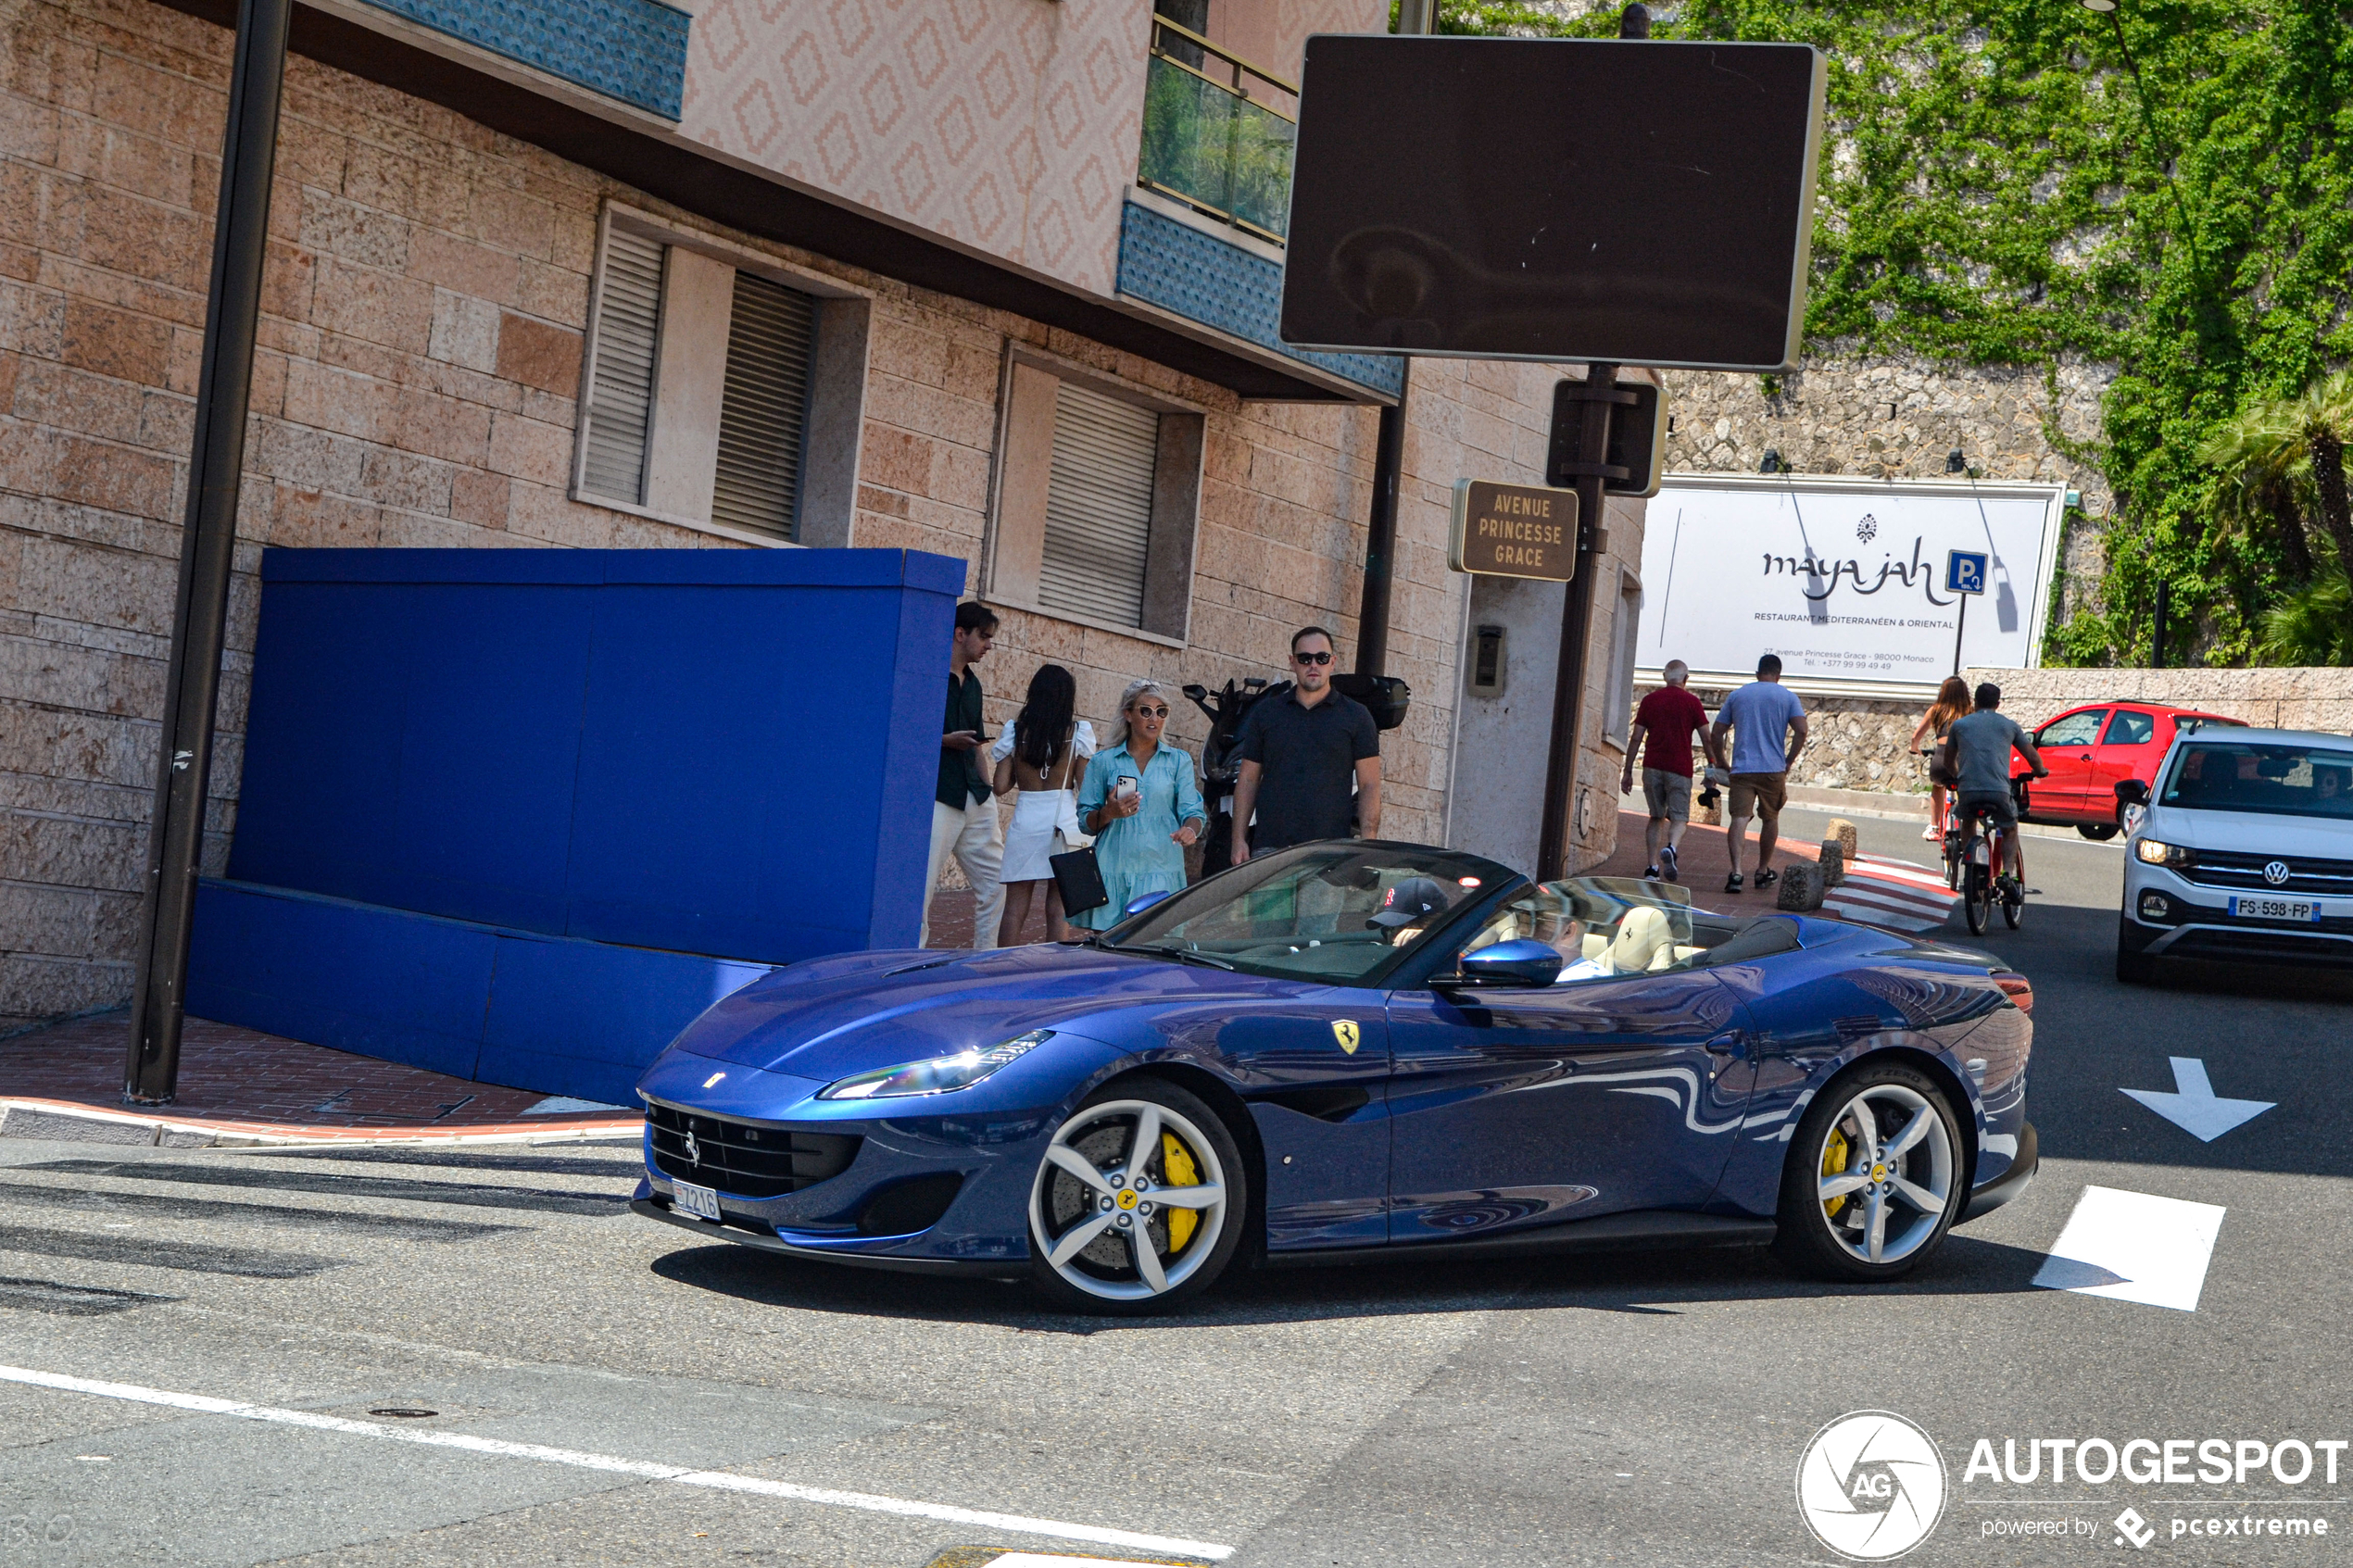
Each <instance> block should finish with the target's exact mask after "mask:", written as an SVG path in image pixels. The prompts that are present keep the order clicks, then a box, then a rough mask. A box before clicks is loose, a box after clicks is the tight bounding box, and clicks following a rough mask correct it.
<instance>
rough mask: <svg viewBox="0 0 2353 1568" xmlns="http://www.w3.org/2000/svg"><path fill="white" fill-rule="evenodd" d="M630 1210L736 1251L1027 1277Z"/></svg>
mask: <svg viewBox="0 0 2353 1568" xmlns="http://www.w3.org/2000/svg"><path fill="white" fill-rule="evenodd" d="M629 1207H630V1209H631V1210H634V1211H635V1212H636V1213H639V1214H643V1215H644V1216H645V1217H646V1218H647V1219H648V1220H660V1221H661V1222H662V1223H664V1224H669V1225H676V1226H677V1227H678V1228H679V1229H681V1230H686V1231H692V1232H694V1233H695V1234H696V1235H698V1236H700V1237H702V1239H704V1240H705V1241H730V1242H733V1243H735V1244H736V1246H738V1247H753V1248H759V1249H760V1250H761V1251H762V1252H777V1253H782V1254H783V1255H784V1256H786V1257H787V1258H814V1259H817V1260H818V1261H823V1262H827V1263H848V1264H849V1265H850V1266H852V1267H853V1268H861V1269H887V1270H888V1271H890V1272H891V1273H905V1274H961V1275H963V1276H964V1277H965V1278H967V1279H1023V1278H1026V1277H1027V1275H1028V1273H1029V1266H1028V1264H1027V1263H1026V1262H1021V1263H1009V1262H1006V1261H1002V1260H997V1259H982V1260H966V1259H956V1258H918V1257H909V1256H906V1255H903V1254H894V1253H885V1252H855V1251H849V1250H845V1249H843V1248H834V1247H806V1246H799V1245H796V1244H794V1243H793V1242H790V1241H786V1239H784V1238H783V1237H782V1236H762V1235H761V1234H760V1233H758V1232H756V1231H749V1230H745V1229H742V1228H740V1227H739V1226H736V1225H714V1224H712V1223H711V1222H710V1221H709V1220H698V1219H696V1218H694V1217H693V1216H692V1215H689V1214H681V1213H678V1212H676V1211H675V1210H673V1209H672V1208H671V1207H670V1203H669V1200H668V1199H667V1198H636V1199H634V1200H633V1201H632V1202H631V1203H630V1205H629Z"/></svg>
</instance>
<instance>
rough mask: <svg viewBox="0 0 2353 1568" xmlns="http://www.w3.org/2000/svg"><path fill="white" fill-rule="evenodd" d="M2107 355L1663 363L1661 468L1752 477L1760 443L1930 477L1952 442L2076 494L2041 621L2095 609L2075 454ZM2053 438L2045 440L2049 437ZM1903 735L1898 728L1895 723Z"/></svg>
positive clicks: (2092, 415)
mask: <svg viewBox="0 0 2353 1568" xmlns="http://www.w3.org/2000/svg"><path fill="white" fill-rule="evenodd" d="M2114 379H2115V368H2114V367H2113V366H2110V365H2100V364H2085V363H2061V364H2060V365H2058V366H2057V367H2056V368H2055V369H2054V370H2052V371H2051V372H2050V374H2049V375H2048V376H2047V377H2046V376H2045V371H2044V370H2042V369H2041V368H2040V367H2031V368H2029V367H2020V366H2013V365H1955V364H1944V363H1940V362H1938V361H1936V360H1932V359H1925V358H1919V357H1917V356H1896V357H1890V358H1842V357H1838V356H1835V355H1833V356H1828V357H1824V358H1817V359H1811V360H1808V361H1807V362H1806V365H1805V367H1804V368H1803V369H1801V370H1795V371H1793V372H1792V373H1790V374H1788V375H1786V376H1780V377H1759V376H1753V375H1733V374H1719V373H1716V372H1712V371H1705V370H1668V371H1667V372H1665V380H1666V384H1667V394H1668V396H1669V397H1670V398H1671V399H1672V404H1671V407H1670V408H1669V410H1668V416H1669V420H1670V421H1671V424H1670V428H1669V430H1668V432H1667V469H1668V470H1669V471H1670V472H1685V473H1755V472H1756V471H1758V469H1759V467H1760V465H1761V464H1762V463H1763V462H1764V460H1765V454H1766V453H1767V452H1768V451H1769V452H1774V453H1778V454H1779V455H1780V463H1781V466H1782V467H1783V468H1784V469H1785V470H1789V471H1791V472H1794V473H1839V474H1862V475H1866V476H1869V477H1871V478H1880V479H1941V478H1943V477H1944V474H1945V472H1946V470H1945V462H1946V459H1947V457H1948V455H1949V454H1950V453H1952V452H1954V451H1955V450H1958V451H1959V452H1960V454H1961V457H1962V460H1963V461H1964V463H1965V464H1966V465H1967V467H1968V468H1969V471H1970V472H1972V473H1974V474H1976V475H1978V476H1979V477H1981V478H1985V479H2026V480H2040V481H2043V482H2045V483H2063V484H2067V485H2070V486H2072V487H2074V488H2075V489H2077V490H2079V491H2081V492H2082V516H2081V517H2080V518H2079V519H2077V520H2076V521H2074V522H2073V523H2072V525H2071V526H2070V528H2069V530H2068V533H2067V541H2066V546H2065V563H2064V573H2063V576H2062V579H2061V582H2062V586H2061V589H2060V601H2059V605H2058V607H2057V615H2056V617H2055V618H2054V621H2053V624H2055V625H2056V624H2060V623H2063V622H2064V621H2066V620H2067V619H2068V618H2069V617H2070V616H2071V615H2073V614H2074V613H2075V611H2076V610H2077V609H2078V608H2084V607H2087V606H2095V605H2096V603H2097V599H2096V594H2097V590H2098V585H2099V580H2100V576H2101V573H2102V572H2103V571H2105V570H2106V567H2107V558H2106V554H2105V552H2104V550H2103V549H2102V531H2103V526H2104V521H2105V520H2106V518H2107V517H2108V509H2109V506H2110V501H2111V496H2110V495H2109V492H2108V481H2107V479H2106V477H2105V476H2104V475H2103V474H2101V472H2100V471H2099V470H2098V469H2097V468H2095V467H2094V466H2093V465H2092V464H2091V462H2090V461H2088V460H2087V459H2084V458H2077V457H2071V456H2070V455H2069V451H2068V450H2067V449H2069V448H2071V449H2072V450H2073V451H2076V452H2087V451H2088V450H2090V448H2091V446H2092V444H2093V443H2095V442H2096V441H2097V440H2098V439H2099V435H2100V397H2101V395H2102V394H2104V393H2105V392H2106V391H2107V390H2108V383H2109V382H2111V381H2112V380H2114ZM2055 436H2056V438H2057V440H2056V442H2055V441H2054V437H2055ZM1906 733H1907V734H1908V731H1907V732H1906Z"/></svg>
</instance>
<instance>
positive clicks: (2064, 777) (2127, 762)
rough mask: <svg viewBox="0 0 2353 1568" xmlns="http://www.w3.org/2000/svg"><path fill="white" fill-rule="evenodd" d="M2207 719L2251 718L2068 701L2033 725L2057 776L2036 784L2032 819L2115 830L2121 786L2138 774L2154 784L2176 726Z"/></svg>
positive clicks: (2100, 831)
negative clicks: (2063, 709)
mask: <svg viewBox="0 0 2353 1568" xmlns="http://www.w3.org/2000/svg"><path fill="white" fill-rule="evenodd" d="M2201 724H2230V725H2234V726H2236V727H2238V728H2240V729H2244V728H2246V720H2244V719H2226V718H2224V717H2223V716H2222V715H2221V714H2220V713H2201V712H2199V711H2197V710H2196V709H2193V708H2168V707H2166V706H2165V705H2164V704H2163V703H2158V702H2115V703H2101V704H2098V705H2096V706H2095V707H2089V708H2070V709H2068V710H2067V711H2066V712H2064V713H2062V714H2060V715H2059V716H2058V717H2057V718H2056V719H2053V720H2051V721H2048V722H2046V723H2045V724H2044V726H2043V727H2042V728H2041V729H2039V730H2036V731H2035V732H2034V748H2035V749H2036V750H2037V751H2040V752H2041V753H2042V754H2043V761H2044V763H2045V765H2046V766H2047V767H2048V768H2049V769H2050V770H2051V776H2050V777H2049V778H2047V779H2037V780H2035V781H2034V783H2033V784H2032V786H2031V787H2030V789H2029V792H2028V795H2027V810H2026V820H2027V821H2028V822H2051V823H2057V824H2060V825H2063V826H2068V827H2072V828H2074V829H2075V831H2076V832H2078V833H2080V834H2082V835H2083V836H2084V837H2086V838H2103V839H2105V838H2114V837H2115V836H2116V834H2117V829H2118V827H2119V825H2120V824H2119V823H2118V822H2117V817H2116V786H2117V785H2118V784H2122V783H2123V782H2124V781H2125V780H2126V779H2138V780H2140V781H2141V783H2142V784H2146V785H2147V786H2148V787H2149V788H2151V789H2155V788H2156V787H2157V765H2158V763H2159V762H2161V761H2163V760H2164V759H2165V752H2166V748H2167V747H2169V746H2171V745H2172V744H2173V736H2174V734H2175V733H2176V732H2178V731H2181V730H2184V729H2190V730H2194V729H2196V728H2197V727H2198V726H2199V725H2201Z"/></svg>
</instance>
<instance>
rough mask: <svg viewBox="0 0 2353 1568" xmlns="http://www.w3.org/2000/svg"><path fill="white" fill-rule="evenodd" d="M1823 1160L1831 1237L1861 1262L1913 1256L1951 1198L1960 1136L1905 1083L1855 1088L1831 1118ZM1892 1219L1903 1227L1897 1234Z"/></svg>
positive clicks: (1823, 1203) (1824, 1207) (1822, 1198)
mask: <svg viewBox="0 0 2353 1568" xmlns="http://www.w3.org/2000/svg"><path fill="white" fill-rule="evenodd" d="M1841 1142H1843V1143H1844V1145H1845V1149H1844V1157H1843V1159H1842V1158H1841V1151H1840V1148H1839V1145H1840V1143H1841ZM1817 1159H1818V1163H1817V1165H1816V1167H1815V1169H1816V1170H1817V1171H1818V1172H1819V1173H1821V1174H1820V1185H1819V1186H1818V1195H1817V1199H1816V1201H1817V1203H1818V1212H1819V1213H1820V1214H1821V1216H1822V1222H1823V1223H1824V1224H1826V1225H1828V1226H1829V1227H1830V1233H1831V1240H1833V1241H1835V1242H1836V1243H1838V1245H1839V1246H1840V1247H1842V1248H1845V1249H1846V1252H1847V1253H1848V1255H1849V1256H1851V1257H1853V1258H1855V1259H1856V1260H1858V1261H1862V1262H1866V1263H1897V1262H1901V1261H1904V1260H1905V1259H1906V1258H1908V1257H1910V1256H1911V1255H1912V1254H1913V1253H1915V1252H1917V1251H1919V1249H1920V1248H1923V1247H1925V1246H1927V1245H1928V1242H1929V1239H1930V1238H1931V1236H1935V1234H1936V1227H1937V1225H1938V1224H1939V1223H1941V1222H1942V1221H1943V1220H1944V1211H1945V1210H1946V1209H1947V1208H1949V1207H1950V1206H1951V1204H1952V1199H1953V1169H1954V1160H1953V1140H1952V1136H1951V1135H1950V1134H1948V1133H1947V1132H1946V1131H1945V1127H1944V1117H1942V1116H1940V1115H1938V1114H1937V1110H1936V1107H1935V1106H1933V1105H1931V1104H1930V1103H1929V1101H1928V1099H1927V1098H1926V1097H1925V1096H1923V1095H1921V1094H1920V1093H1919V1092H1918V1091H1917V1090H1914V1089H1910V1088H1906V1086H1905V1085H1902V1084H1866V1085H1863V1086H1862V1087H1861V1088H1859V1089H1856V1091H1855V1096H1854V1098H1852V1099H1850V1100H1848V1101H1847V1102H1846V1104H1845V1105H1844V1106H1843V1108H1842V1109H1841V1110H1839V1113H1838V1115H1837V1116H1836V1117H1835V1118H1833V1119H1832V1121H1831V1127H1830V1131H1829V1132H1828V1133H1827V1134H1826V1135H1824V1136H1823V1140H1822V1149H1821V1152H1820V1154H1819V1155H1818V1157H1817ZM1833 1166H1835V1167H1837V1168H1836V1169H1835V1170H1833V1169H1832V1167H1833ZM1899 1206H1900V1207H1899ZM1891 1222H1894V1223H1900V1227H1901V1228H1900V1229H1898V1230H1897V1231H1896V1233H1895V1234H1894V1236H1890V1235H1889V1234H1888V1227H1889V1225H1890V1223H1891Z"/></svg>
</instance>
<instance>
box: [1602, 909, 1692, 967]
mask: <svg viewBox="0 0 2353 1568" xmlns="http://www.w3.org/2000/svg"><path fill="white" fill-rule="evenodd" d="M1662 952H1663V953H1665V954H1667V962H1668V963H1673V962H1674V961H1675V958H1674V953H1675V934H1674V932H1673V931H1672V930H1671V929H1670V928H1669V927H1668V925H1667V916H1666V914H1665V913H1664V912H1663V911H1661V910H1658V909H1652V908H1650V907H1649V906H1647V905H1645V906H1643V907H1642V908H1640V909H1629V910H1627V911H1626V918H1625V919H1624V920H1622V921H1620V922H1618V923H1617V940H1616V941H1615V942H1612V943H1611V944H1610V947H1609V959H1608V963H1609V967H1610V972H1612V973H1614V974H1640V973H1642V972H1643V971H1644V970H1647V969H1649V968H1650V967H1651V963H1652V960H1655V959H1656V958H1657V957H1658V956H1659V954H1661V953H1662Z"/></svg>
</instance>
